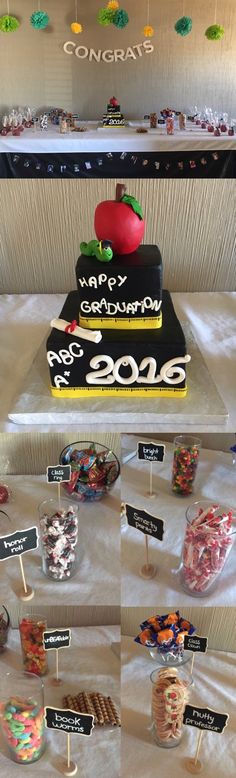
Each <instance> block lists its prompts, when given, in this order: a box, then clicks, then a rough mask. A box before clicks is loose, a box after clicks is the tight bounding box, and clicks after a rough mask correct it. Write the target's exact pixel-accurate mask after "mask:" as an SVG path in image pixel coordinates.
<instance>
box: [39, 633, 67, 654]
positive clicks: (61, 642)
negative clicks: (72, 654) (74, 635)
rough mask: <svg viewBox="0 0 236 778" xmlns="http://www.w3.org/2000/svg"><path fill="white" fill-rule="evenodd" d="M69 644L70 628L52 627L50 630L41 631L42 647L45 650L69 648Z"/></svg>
mask: <svg viewBox="0 0 236 778" xmlns="http://www.w3.org/2000/svg"><path fill="white" fill-rule="evenodd" d="M70 644H71V630H70V629H54V630H52V631H49V630H47V631H46V632H44V633H43V647H44V649H45V651H52V649H54V650H55V649H57V650H58V649H59V648H69V647H70Z"/></svg>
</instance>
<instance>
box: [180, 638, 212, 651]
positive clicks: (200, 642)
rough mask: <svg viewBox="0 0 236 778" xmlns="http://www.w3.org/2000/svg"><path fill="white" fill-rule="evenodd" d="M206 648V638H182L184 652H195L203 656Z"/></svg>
mask: <svg viewBox="0 0 236 778" xmlns="http://www.w3.org/2000/svg"><path fill="white" fill-rule="evenodd" d="M207 646H208V638H202V637H200V635H185V636H184V648H185V651H196V652H199V653H201V654H205V653H206V651H207Z"/></svg>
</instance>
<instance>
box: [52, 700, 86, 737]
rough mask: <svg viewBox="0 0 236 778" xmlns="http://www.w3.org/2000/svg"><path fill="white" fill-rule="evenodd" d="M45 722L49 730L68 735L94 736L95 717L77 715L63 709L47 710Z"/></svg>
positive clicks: (84, 714)
mask: <svg viewBox="0 0 236 778" xmlns="http://www.w3.org/2000/svg"><path fill="white" fill-rule="evenodd" d="M45 721H46V726H47V728H48V729H57V730H58V729H59V730H61V731H62V732H66V733H67V734H68V735H87V737H89V736H90V735H91V734H92V730H93V727H94V716H90V715H89V714H87V713H76V712H75V711H74V710H69V709H67V710H63V708H49V707H46V708H45Z"/></svg>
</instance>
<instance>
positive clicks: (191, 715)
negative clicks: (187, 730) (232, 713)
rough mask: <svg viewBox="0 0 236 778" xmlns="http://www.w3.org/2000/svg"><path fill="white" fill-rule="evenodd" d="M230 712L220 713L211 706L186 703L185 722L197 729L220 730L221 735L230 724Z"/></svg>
mask: <svg viewBox="0 0 236 778" xmlns="http://www.w3.org/2000/svg"><path fill="white" fill-rule="evenodd" d="M228 719H229V714H228V713H218V711H215V710H211V708H197V707H196V706H193V705H186V708H185V711H184V718H183V722H184V724H187V725H188V726H189V727H197V729H207V730H211V732H218V734H219V735H221V734H222V733H223V732H224V729H225V727H226V726H227V724H228Z"/></svg>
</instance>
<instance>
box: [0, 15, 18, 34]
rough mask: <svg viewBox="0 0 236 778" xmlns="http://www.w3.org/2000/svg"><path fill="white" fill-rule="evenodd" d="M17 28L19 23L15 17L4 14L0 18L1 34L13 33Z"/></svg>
mask: <svg viewBox="0 0 236 778" xmlns="http://www.w3.org/2000/svg"><path fill="white" fill-rule="evenodd" d="M19 26H20V22H19V21H18V19H16V17H15V16H8V14H6V15H5V16H1V17H0V30H1V32H15V30H17V29H18V27H19Z"/></svg>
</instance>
